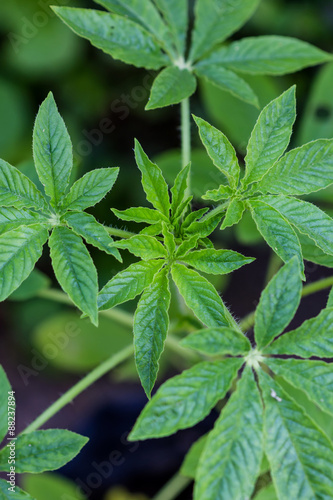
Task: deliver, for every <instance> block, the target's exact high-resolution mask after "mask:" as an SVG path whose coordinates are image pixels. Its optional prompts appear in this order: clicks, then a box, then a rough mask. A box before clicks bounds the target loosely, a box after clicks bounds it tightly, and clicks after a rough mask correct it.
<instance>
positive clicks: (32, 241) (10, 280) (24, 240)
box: [0, 224, 48, 301]
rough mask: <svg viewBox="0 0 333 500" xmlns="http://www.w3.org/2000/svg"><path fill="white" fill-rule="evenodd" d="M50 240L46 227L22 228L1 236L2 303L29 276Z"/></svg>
mask: <svg viewBox="0 0 333 500" xmlns="http://www.w3.org/2000/svg"><path fill="white" fill-rule="evenodd" d="M47 238H48V231H47V229H46V227H45V226H42V225H40V224H35V225H32V226H22V227H19V228H16V229H13V230H12V231H10V232H8V233H5V234H3V235H1V236H0V278H1V279H0V301H3V300H5V299H6V298H7V297H9V295H11V294H12V293H13V292H14V290H16V288H18V287H19V286H20V284H21V283H22V282H23V281H24V280H25V279H26V278H27V277H28V276H29V274H30V273H31V272H32V270H33V268H34V267H35V264H36V262H37V261H38V259H39V258H40V256H41V255H42V251H43V246H44V244H45V243H46V241H47Z"/></svg>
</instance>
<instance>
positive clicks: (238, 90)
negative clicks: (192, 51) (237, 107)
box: [194, 63, 259, 108]
mask: <svg viewBox="0 0 333 500" xmlns="http://www.w3.org/2000/svg"><path fill="white" fill-rule="evenodd" d="M194 70H195V73H196V75H197V76H198V77H199V78H205V79H206V80H207V81H208V82H209V83H212V84H213V85H216V86H217V87H219V88H220V89H221V90H224V91H226V92H230V94H232V95H234V96H235V97H238V99H241V100H242V101H244V102H247V103H249V104H252V105H253V106H256V107H257V108H259V100H258V97H257V96H256V94H255V93H254V91H253V90H252V88H251V87H250V85H249V84H248V83H247V82H246V81H245V80H243V78H241V77H240V76H238V75H236V73H234V72H233V71H230V70H228V69H226V68H223V66H220V65H218V64H209V65H208V64H200V63H199V64H198V65H197V66H196V67H195V68H194Z"/></svg>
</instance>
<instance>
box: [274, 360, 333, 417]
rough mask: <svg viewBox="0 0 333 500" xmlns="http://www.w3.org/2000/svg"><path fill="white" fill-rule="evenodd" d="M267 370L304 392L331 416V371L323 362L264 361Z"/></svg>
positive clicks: (332, 403) (332, 411)
mask: <svg viewBox="0 0 333 500" xmlns="http://www.w3.org/2000/svg"><path fill="white" fill-rule="evenodd" d="M265 362H266V363H267V365H268V366H269V368H270V369H271V370H272V371H273V372H274V373H275V374H277V375H280V376H281V377H283V378H284V379H285V380H287V382H289V383H290V384H292V385H293V386H294V387H296V388H297V389H300V390H301V391H305V392H306V394H307V395H308V396H309V398H310V399H312V401H314V402H315V403H316V404H317V405H318V406H319V407H320V408H321V409H322V410H323V411H326V412H328V413H330V414H331V415H333V370H332V365H331V364H328V363H324V362H323V361H304V360H300V359H283V360H282V359H274V358H269V359H266V360H265Z"/></svg>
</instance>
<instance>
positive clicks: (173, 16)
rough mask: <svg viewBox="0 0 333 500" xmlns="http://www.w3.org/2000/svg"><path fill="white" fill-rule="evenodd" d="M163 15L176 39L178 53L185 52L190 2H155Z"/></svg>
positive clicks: (160, 0) (176, 0) (155, 0)
mask: <svg viewBox="0 0 333 500" xmlns="http://www.w3.org/2000/svg"><path fill="white" fill-rule="evenodd" d="M154 2H155V4H156V5H157V6H158V8H159V9H160V11H161V12H162V13H163V16H164V18H165V20H166V21H167V23H168V25H169V27H170V30H171V32H172V34H173V37H174V42H175V45H176V47H177V50H178V52H179V53H180V54H181V55H182V54H184V52H185V46H186V34H187V26H188V0H154Z"/></svg>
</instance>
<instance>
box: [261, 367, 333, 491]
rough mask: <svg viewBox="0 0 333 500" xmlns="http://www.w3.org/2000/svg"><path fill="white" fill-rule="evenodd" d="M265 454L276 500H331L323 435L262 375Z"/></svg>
mask: <svg viewBox="0 0 333 500" xmlns="http://www.w3.org/2000/svg"><path fill="white" fill-rule="evenodd" d="M259 381H260V385H261V388H262V391H263V397H264V403H265V437H266V439H265V452H266V455H267V458H268V460H269V463H270V466H271V475H272V478H273V482H274V486H275V488H276V492H277V496H278V498H279V499H282V498H283V499H284V498H302V499H303V498H304V499H309V500H310V499H311V500H312V499H316V498H327V499H328V498H330V497H331V496H333V479H332V466H333V447H332V444H331V443H330V441H329V440H328V438H327V437H326V436H325V434H324V433H323V432H322V431H320V430H319V428H317V427H316V425H315V424H314V423H313V422H312V420H310V419H309V417H308V416H307V415H306V414H305V413H304V411H303V410H302V409H301V408H300V407H299V406H298V405H296V403H294V401H293V400H292V399H291V398H289V396H287V394H286V393H285V392H284V391H283V389H282V388H281V387H280V386H279V385H278V384H276V382H274V380H273V379H271V378H270V377H269V376H268V375H266V374H265V373H264V372H263V371H260V374H259Z"/></svg>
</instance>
